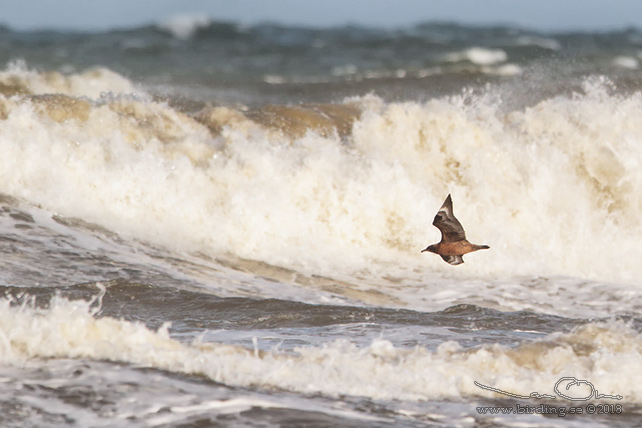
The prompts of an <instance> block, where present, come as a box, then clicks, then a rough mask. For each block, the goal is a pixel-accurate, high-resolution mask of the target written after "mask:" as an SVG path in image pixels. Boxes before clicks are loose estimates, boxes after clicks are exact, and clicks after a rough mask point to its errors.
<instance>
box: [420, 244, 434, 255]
mask: <svg viewBox="0 0 642 428" xmlns="http://www.w3.org/2000/svg"><path fill="white" fill-rule="evenodd" d="M426 251H430V252H431V253H435V254H437V244H432V245H430V246H428V247H427V248H425V249H423V250H421V252H422V253H423V252H426Z"/></svg>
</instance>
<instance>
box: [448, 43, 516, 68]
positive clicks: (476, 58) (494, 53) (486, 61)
mask: <svg viewBox="0 0 642 428" xmlns="http://www.w3.org/2000/svg"><path fill="white" fill-rule="evenodd" d="M507 59H508V54H506V52H504V51H503V50H501V49H486V48H480V47H474V48H470V49H466V50H464V51H462V52H454V53H451V54H448V55H447V56H446V61H450V62H458V61H470V62H472V63H473V64H477V65H493V64H498V63H500V62H504V61H506V60H507Z"/></svg>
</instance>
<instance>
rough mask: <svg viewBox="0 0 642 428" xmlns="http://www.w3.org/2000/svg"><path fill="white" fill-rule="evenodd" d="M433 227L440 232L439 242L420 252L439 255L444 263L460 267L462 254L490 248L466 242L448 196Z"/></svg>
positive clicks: (462, 261)
mask: <svg viewBox="0 0 642 428" xmlns="http://www.w3.org/2000/svg"><path fill="white" fill-rule="evenodd" d="M432 224H433V226H435V227H436V228H437V229H439V230H440V231H441V241H440V242H439V243H437V244H432V245H430V246H428V247H427V248H425V249H423V250H421V252H422V253H423V252H424V251H430V252H431V253H435V254H439V255H440V256H441V258H442V259H444V261H445V262H446V263H450V264H451V265H460V264H462V263H464V258H463V255H464V254H468V253H471V252H473V251H477V250H485V249H487V248H490V247H489V246H488V245H476V244H471V243H470V242H468V240H466V232H464V228H463V227H462V225H461V223H460V222H459V220H457V219H456V218H455V215H454V214H453V200H452V198H451V197H450V195H448V197H447V198H446V200H445V201H444V204H443V205H442V206H441V208H439V211H437V215H436V216H435V219H434V220H433V221H432Z"/></svg>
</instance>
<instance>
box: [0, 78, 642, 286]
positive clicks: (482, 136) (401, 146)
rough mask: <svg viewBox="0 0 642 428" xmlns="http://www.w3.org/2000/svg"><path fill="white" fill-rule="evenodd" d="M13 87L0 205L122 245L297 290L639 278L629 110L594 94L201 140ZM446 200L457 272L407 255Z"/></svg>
mask: <svg viewBox="0 0 642 428" xmlns="http://www.w3.org/2000/svg"><path fill="white" fill-rule="evenodd" d="M13 73H14V74H15V75H17V77H19V78H20V79H22V80H21V81H23V82H25V83H24V85H26V86H25V88H26V89H25V93H26V94H25V95H13V96H11V97H1V98H0V105H1V108H0V113H2V115H0V116H2V117H3V119H2V127H0V150H2V153H3V156H2V158H1V159H0V191H1V192H3V193H6V194H10V195H13V196H15V197H19V198H21V199H24V200H26V201H29V202H31V203H34V204H38V205H40V206H42V207H44V208H46V209H48V210H50V211H52V212H56V213H59V214H62V215H65V216H69V217H78V218H82V219H84V220H85V221H89V222H93V223H96V224H99V225H101V226H103V227H106V228H108V229H110V230H112V231H114V232H117V233H120V234H122V235H123V236H128V237H132V238H135V239H140V240H144V241H148V242H152V243H155V244H160V245H165V246H168V247H169V248H173V249H180V250H182V251H191V252H203V253H206V254H210V255H214V256H216V255H220V254H233V255H234V256H236V257H241V258H244V259H252V260H260V261H264V262H267V263H271V264H275V265H280V266H285V267H291V268H295V269H298V270H300V271H304V272H308V273H322V274H327V273H328V272H332V273H334V274H337V273H340V272H343V273H354V272H356V271H367V272H370V274H372V275H375V276H377V275H384V274H387V273H388V272H389V270H390V269H391V266H395V267H394V269H396V270H404V269H405V272H406V274H412V272H413V271H414V270H416V269H420V270H421V271H424V272H432V273H440V272H441V273H444V272H447V274H448V275H462V276H463V277H467V276H469V275H470V274H471V272H472V271H471V269H473V270H474V274H475V277H476V278H505V277H507V276H515V275H533V274H534V275H562V276H577V277H582V278H590V279H599V280H606V281H612V282H619V281H624V282H626V281H634V280H635V279H637V278H639V276H640V275H642V268H641V267H640V264H639V263H638V262H637V254H638V253H639V252H638V247H639V242H640V240H641V239H642V224H641V222H640V218H641V216H640V214H641V211H642V199H641V197H640V195H642V173H641V172H640V171H642V169H641V168H640V159H641V158H642V153H641V152H640V150H641V147H642V144H641V143H640V135H642V120H639V119H640V116H641V115H642V96H641V95H640V94H639V93H633V94H629V95H614V94H612V91H611V89H610V83H609V82H608V81H606V80H600V79H589V80H587V81H586V82H585V84H584V88H583V90H582V92H580V93H577V94H576V95H574V96H570V97H569V96H558V97H553V98H549V99H545V100H544V101H541V102H539V103H538V104H536V105H534V106H532V107H528V108H524V109H521V110H516V111H508V112H506V111H504V110H503V109H502V107H501V98H499V99H498V97H497V96H496V95H495V94H493V91H492V88H491V89H489V92H488V93H487V94H486V95H484V94H481V95H472V94H468V93H464V94H462V95H460V96H453V97H447V98H440V99H432V100H429V101H427V102H425V103H418V102H406V103H386V102H383V101H382V100H381V99H379V98H378V97H376V96H367V97H363V98H357V99H351V100H346V102H345V103H344V104H342V105H337V106H336V107H338V109H335V110H332V109H330V108H325V109H317V110H316V111H315V113H314V114H311V113H310V112H309V111H307V112H306V111H305V110H302V109H297V108H282V109H278V108H277V109H273V110H269V111H268V110H266V112H263V113H261V114H262V115H263V116H261V115H258V116H257V115H254V116H253V115H252V114H251V112H243V111H238V110H234V109H227V110H226V112H223V113H224V114H220V115H219V116H217V117H216V118H215V119H214V120H215V121H216V120H218V121H219V122H216V123H212V122H207V123H206V122H204V121H203V119H202V118H199V117H196V116H192V115H188V114H185V113H183V112H180V111H178V110H176V109H173V108H172V107H170V106H168V105H167V104H164V103H159V102H155V101H152V100H149V99H147V98H145V97H139V96H136V97H131V96H118V95H111V96H108V97H105V96H104V95H97V94H96V93H92V92H91V91H88V90H85V89H70V90H68V91H67V92H66V93H67V94H69V95H66V97H67V98H61V96H52V95H49V92H50V91H52V89H51V85H50V86H44V87H43V86H42V84H41V83H40V82H41V80H43V79H44V76H41V75H39V74H37V73H34V72H31V71H13ZM103 76H104V77H103V78H104V79H105V81H103V84H106V85H107V86H108V87H107V89H109V86H110V85H111V84H112V83H113V82H122V81H123V78H118V77H117V78H114V77H113V72H108V73H105V74H104V75H103ZM94 78H95V76H94V75H93V74H89V75H86V74H84V73H83V74H78V75H73V76H68V77H64V79H66V81H68V82H72V81H77V82H79V83H77V85H76V86H74V87H79V88H84V87H86V85H87V84H89V82H91V81H92V79H94ZM100 79H102V78H100ZM125 82H126V80H125ZM72 86H73V85H72ZM98 86H100V85H98ZM126 86H127V85H121V83H116V88H115V89H116V90H117V91H121V90H123V89H125V90H126V89H127V88H126ZM132 86H133V85H132ZM130 89H132V90H133V91H134V92H135V88H130ZM115 92H116V91H115ZM63 93H65V92H63ZM62 101H65V102H62ZM342 109H343V110H342ZM354 109H357V110H358V112H359V113H358V114H354V113H353V112H354ZM266 114H269V115H272V116H273V117H272V116H271V117H272V119H270V120H263V119H261V117H263V118H265V117H267V116H265V115H266ZM330 114H335V115H336V117H335V118H334V119H332V120H329V119H328V120H326V119H324V120H325V122H323V123H324V125H323V126H322V127H321V128H319V127H318V126H319V125H318V124H317V123H321V122H319V121H320V120H321V118H323V117H326V118H327V117H328V115H330ZM279 115H280V116H279ZM279 117H281V118H282V120H281V119H279ZM338 118H340V119H338ZM310 121H313V122H310ZM332 121H335V122H332ZM337 121H340V123H341V124H342V125H341V126H342V128H336V129H334V128H333V126H334V125H333V123H339V122H337ZM312 123H314V125H311V124H312ZM306 127H307V128H306ZM448 194H452V196H453V201H454V207H455V208H454V209H455V213H456V215H457V217H458V218H459V219H460V221H461V222H462V223H463V225H464V227H465V228H466V230H467V233H468V238H469V239H470V240H471V241H472V242H475V243H479V244H488V245H490V247H491V250H490V251H487V252H480V253H475V254H471V255H468V256H466V260H467V263H466V264H464V265H462V266H460V267H459V269H458V270H457V271H456V272H455V271H453V270H452V269H451V267H450V266H448V265H446V264H445V263H443V261H442V260H441V259H439V258H438V257H434V256H432V255H426V254H419V250H420V249H422V248H425V246H426V244H428V243H431V242H435V241H437V240H439V232H438V231H437V230H436V229H435V228H433V227H432V226H431V222H432V217H433V216H434V213H435V212H436V211H437V209H438V208H439V206H440V205H441V203H442V202H443V200H444V199H445V197H446V196H447V195H448ZM468 262H470V263H468ZM447 269H448V270H447ZM402 274H403V273H402Z"/></svg>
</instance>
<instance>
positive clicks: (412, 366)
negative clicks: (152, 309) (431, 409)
mask: <svg viewBox="0 0 642 428" xmlns="http://www.w3.org/2000/svg"><path fill="white" fill-rule="evenodd" d="M94 312H95V309H92V307H91V304H90V303H89V302H84V301H69V300H66V299H63V298H60V297H55V298H53V299H52V300H51V302H50V308H49V309H35V308H33V307H31V306H30V305H22V306H11V305H10V302H9V301H8V300H7V299H2V300H0V362H1V363H3V364H14V365H19V364H23V363H24V361H26V360H28V359H33V358H90V359H96V360H109V361H118V362H124V363H131V364H135V365H142V366H146V367H153V368H157V369H162V370H169V371H173V372H178V373H186V374H198V375H204V376H207V377H208V378H210V379H212V380H214V381H217V382H222V383H225V384H228V385H239V386H248V387H249V386H251V387H261V388H279V389H285V390H290V391H297V392H302V393H322V394H324V395H327V396H338V395H344V394H349V395H356V396H365V397H370V398H373V399H384V400H390V399H399V400H426V399H444V398H445V399H453V398H459V397H464V396H485V397H496V396H499V395H496V393H494V392H491V391H489V390H487V389H482V388H480V387H479V386H477V385H476V384H475V382H479V383H481V384H483V385H485V386H490V387H493V388H496V389H501V390H502V391H507V392H511V393H513V394H519V395H526V396H528V395H530V393H531V392H537V393H539V394H549V395H553V394H554V386H555V384H556V382H557V381H558V380H559V379H560V378H562V377H568V376H572V377H575V378H576V379H582V380H588V381H590V382H591V383H592V384H593V385H594V387H595V389H597V390H598V391H599V393H601V394H608V395H620V396H622V397H624V400H623V402H627V403H640V402H642V388H641V387H640V385H642V373H640V371H639V370H638V368H639V367H640V365H641V364H642V337H640V335H639V333H637V332H635V331H634V330H632V329H630V328H629V327H627V326H626V325H624V324H623V323H621V322H610V323H606V324H587V325H585V326H582V327H580V328H578V329H576V330H575V331H574V332H571V333H565V334H561V333H555V334H552V335H549V336H547V337H546V338H544V339H542V340H538V341H534V342H527V343H524V344H522V345H520V346H518V347H516V348H509V347H506V346H502V345H485V346H483V347H481V348H477V349H472V350H471V349H469V350H465V349H462V348H461V347H460V346H459V345H458V344H457V343H456V342H445V343H443V344H442V345H440V346H439V348H438V349H437V350H435V351H431V350H428V349H425V348H420V347H417V348H411V349H409V348H398V347H395V346H393V345H392V344H391V343H390V342H389V341H387V340H385V337H384V338H382V339H378V340H375V341H373V342H372V344H371V345H370V346H366V347H357V346H356V345H354V344H352V343H349V342H347V341H345V340H339V341H334V342H329V343H327V344H325V345H323V346H318V347H317V346H310V347H303V348H298V349H295V351H294V352H293V353H281V352H279V351H278V350H270V351H258V350H249V349H245V348H241V347H237V346H230V345H224V344H217V343H199V342H195V343H193V344H184V343H181V342H178V341H176V340H174V339H172V338H171V337H170V336H169V334H168V331H167V327H166V326H165V327H163V328H161V329H160V330H159V331H157V332H154V331H151V330H148V329H147V328H146V327H145V326H144V325H142V324H139V323H131V322H127V321H123V320H117V319H113V318H108V317H105V318H95V316H94ZM258 340H259V341H260V338H259V339H258ZM582 392H584V391H582ZM583 396H586V395H583Z"/></svg>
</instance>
